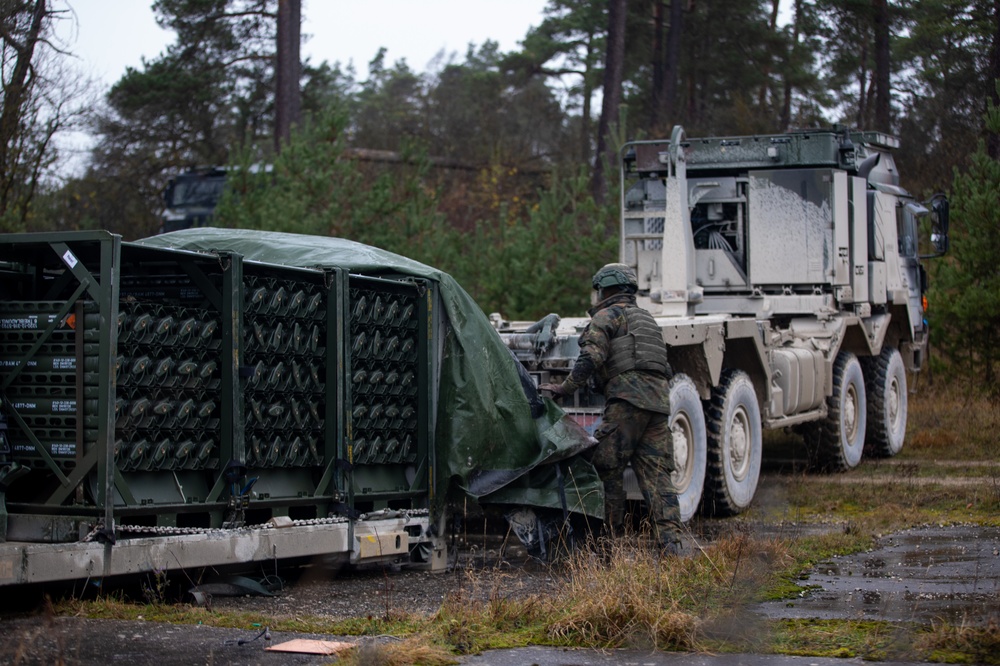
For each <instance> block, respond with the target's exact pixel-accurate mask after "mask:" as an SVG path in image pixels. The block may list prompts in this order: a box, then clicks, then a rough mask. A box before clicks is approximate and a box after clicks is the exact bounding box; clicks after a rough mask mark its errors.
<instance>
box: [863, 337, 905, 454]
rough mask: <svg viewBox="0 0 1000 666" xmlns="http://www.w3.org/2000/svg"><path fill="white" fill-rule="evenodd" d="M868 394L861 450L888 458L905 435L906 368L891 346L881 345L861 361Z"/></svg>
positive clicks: (897, 450) (895, 452)
mask: <svg viewBox="0 0 1000 666" xmlns="http://www.w3.org/2000/svg"><path fill="white" fill-rule="evenodd" d="M862 370H864V375H865V391H866V392H867V394H868V430H867V433H866V439H865V453H866V454H868V455H871V456H875V457H877V458H888V457H890V456H894V455H896V454H897V453H899V452H900V450H902V448H903V439H904V438H905V437H906V407H907V394H906V368H905V367H903V357H902V356H901V355H900V353H899V350H898V349H896V348H895V347H884V348H883V349H882V353H881V354H879V355H878V356H875V357H872V358H867V359H865V360H864V363H863V364H862Z"/></svg>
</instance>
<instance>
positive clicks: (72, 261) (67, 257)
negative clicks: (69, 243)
mask: <svg viewBox="0 0 1000 666" xmlns="http://www.w3.org/2000/svg"><path fill="white" fill-rule="evenodd" d="M62 260H63V261H64V262H65V263H66V265H67V266H69V267H70V268H75V267H76V264H77V263H78V262H77V259H76V256H75V255H74V254H73V252H72V251H70V250H66V251H65V252H63V256H62Z"/></svg>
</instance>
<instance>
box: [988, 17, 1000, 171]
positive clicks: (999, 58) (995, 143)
mask: <svg viewBox="0 0 1000 666" xmlns="http://www.w3.org/2000/svg"><path fill="white" fill-rule="evenodd" d="M986 80H987V85H988V86H989V91H988V92H987V94H988V95H989V98H990V99H991V100H993V105H994V106H996V107H998V108H1000V91H998V90H997V81H1000V0H993V43H992V44H991V45H990V63H989V75H988V76H987V77H986ZM986 151H987V153H988V154H989V156H990V157H992V158H993V159H995V160H996V159H1000V134H995V133H992V132H991V133H989V134H988V135H987V138H986Z"/></svg>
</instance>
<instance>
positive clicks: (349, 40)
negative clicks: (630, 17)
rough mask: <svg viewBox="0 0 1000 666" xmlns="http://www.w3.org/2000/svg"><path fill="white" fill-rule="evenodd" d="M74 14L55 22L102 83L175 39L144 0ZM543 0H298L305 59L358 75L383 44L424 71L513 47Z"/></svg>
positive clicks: (78, 8)
mask: <svg viewBox="0 0 1000 666" xmlns="http://www.w3.org/2000/svg"><path fill="white" fill-rule="evenodd" d="M66 2H67V4H68V5H69V6H70V7H71V8H72V10H73V15H71V16H70V17H69V18H68V19H67V20H64V21H61V22H60V23H59V28H58V30H59V34H60V36H61V41H62V43H63V44H64V45H65V46H66V48H67V49H68V50H69V51H70V52H71V53H73V54H75V55H76V56H77V57H78V58H79V64H80V67H81V68H82V70H83V73H84V74H85V75H87V76H90V77H92V78H94V79H97V80H99V81H101V82H103V84H104V85H105V86H110V85H111V84H112V83H114V82H115V81H117V80H118V79H119V78H120V77H121V75H122V74H124V73H125V68H126V67H128V66H132V67H136V68H138V67H140V66H141V64H142V58H143V57H145V58H147V59H151V58H155V57H156V56H157V55H159V54H160V53H162V52H163V50H164V49H165V48H166V47H167V45H168V44H170V43H172V42H173V40H174V36H173V33H171V32H168V31H165V30H161V29H160V27H159V26H157V25H156V21H155V20H154V17H153V12H152V9H151V5H152V2H151V1H150V0H66ZM545 5H546V2H545V0H302V21H303V23H302V34H303V37H304V43H303V45H302V57H303V59H305V58H309V59H310V60H311V62H312V63H313V64H315V65H318V64H319V63H321V62H322V61H323V60H327V61H329V62H330V63H331V64H333V63H335V62H340V63H341V64H342V65H347V64H348V63H349V62H353V63H354V66H355V68H356V69H357V73H358V77H359V78H361V79H364V78H365V77H366V75H367V71H368V70H367V65H368V62H369V61H370V60H371V59H372V58H373V57H375V54H376V53H377V52H378V50H379V48H380V47H383V46H384V47H386V49H388V51H387V58H386V62H387V63H388V64H390V65H391V64H393V63H395V62H396V61H397V60H400V59H405V60H406V62H407V64H409V66H410V68H411V69H413V70H414V71H417V72H423V71H425V70H426V69H427V66H428V64H429V63H430V62H431V61H432V60H433V59H434V58H435V56H436V55H437V54H438V53H439V52H441V51H444V53H445V54H446V55H450V54H452V53H457V57H458V59H459V60H462V59H463V58H464V55H465V52H466V49H467V47H468V45H469V43H470V42H472V43H475V44H476V45H477V46H480V45H482V44H483V43H484V42H485V41H486V40H488V39H490V40H493V41H496V42H498V43H499V44H500V48H501V50H508V51H509V50H512V49H515V48H517V47H518V42H520V41H521V40H522V39H524V36H525V34H527V32H528V29H529V28H530V27H532V26H537V25H539V24H540V23H541V21H542V10H543V9H544V7H545Z"/></svg>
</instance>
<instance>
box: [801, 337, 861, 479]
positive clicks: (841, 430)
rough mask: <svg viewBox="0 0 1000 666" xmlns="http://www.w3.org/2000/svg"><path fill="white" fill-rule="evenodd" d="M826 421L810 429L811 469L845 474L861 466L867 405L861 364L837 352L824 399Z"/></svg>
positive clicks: (847, 354)
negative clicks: (831, 382)
mask: <svg viewBox="0 0 1000 666" xmlns="http://www.w3.org/2000/svg"><path fill="white" fill-rule="evenodd" d="M826 406H827V413H826V418H825V419H824V420H822V421H820V422H818V423H816V424H815V426H814V427H813V428H812V429H811V437H810V436H807V438H806V439H807V443H808V442H809V440H810V439H811V440H812V441H811V444H812V446H811V448H812V449H813V451H812V453H813V466H814V467H816V468H817V469H819V470H820V471H824V472H845V471H847V470H849V469H853V468H855V467H857V466H858V464H859V463H860V462H861V454H862V453H864V448H865V428H866V414H867V405H866V401H865V377H864V374H863V373H862V371H861V363H860V362H859V361H858V358H857V357H856V356H855V355H854V354H852V353H850V352H844V351H842V352H840V353H839V354H837V360H836V361H835V362H834V364H833V394H832V395H831V396H830V397H829V398H827V399H826Z"/></svg>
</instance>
